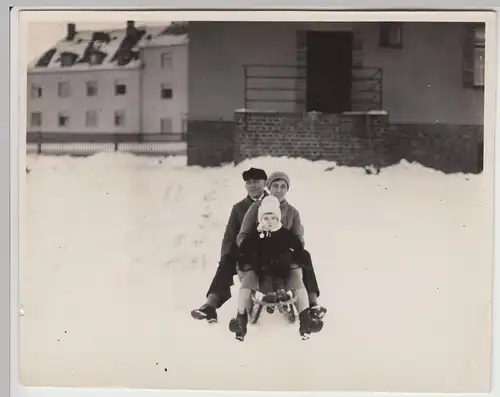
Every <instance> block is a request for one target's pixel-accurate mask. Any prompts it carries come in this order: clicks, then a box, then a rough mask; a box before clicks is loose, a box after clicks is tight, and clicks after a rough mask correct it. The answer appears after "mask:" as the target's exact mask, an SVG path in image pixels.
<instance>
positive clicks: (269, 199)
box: [257, 196, 282, 238]
mask: <svg viewBox="0 0 500 397" xmlns="http://www.w3.org/2000/svg"><path fill="white" fill-rule="evenodd" d="M265 214H273V215H276V217H277V218H278V222H276V225H274V226H273V227H274V229H273V230H268V229H267V228H266V227H264V225H263V224H262V218H263V217H264V215H265ZM257 217H258V221H259V226H257V230H258V231H259V232H265V233H267V232H272V231H276V230H278V229H280V228H281V226H282V225H281V208H280V202H279V200H278V199H277V198H276V197H274V196H266V197H264V198H263V199H262V202H261V204H260V206H259V210H258V213H257ZM265 236H266V234H262V233H261V235H260V237H261V238H263V237H265Z"/></svg>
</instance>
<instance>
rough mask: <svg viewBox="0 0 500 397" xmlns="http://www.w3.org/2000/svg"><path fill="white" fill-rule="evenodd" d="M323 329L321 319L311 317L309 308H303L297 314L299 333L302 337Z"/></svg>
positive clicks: (305, 337) (307, 336)
mask: <svg viewBox="0 0 500 397" xmlns="http://www.w3.org/2000/svg"><path fill="white" fill-rule="evenodd" d="M322 329H323V321H321V320H320V319H313V317H312V316H311V311H310V309H305V310H303V311H302V312H301V313H300V314H299V333H300V336H302V338H304V339H307V338H309V336H310V334H311V333H316V332H320V331H321V330H322Z"/></svg>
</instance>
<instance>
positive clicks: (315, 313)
mask: <svg viewBox="0 0 500 397" xmlns="http://www.w3.org/2000/svg"><path fill="white" fill-rule="evenodd" d="M326 312H327V310H326V307H323V306H320V305H315V306H311V317H312V318H313V319H322V318H323V317H325V314H326Z"/></svg>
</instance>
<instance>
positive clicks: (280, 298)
mask: <svg viewBox="0 0 500 397" xmlns="http://www.w3.org/2000/svg"><path fill="white" fill-rule="evenodd" d="M276 296H277V298H278V301H279V302H286V301H288V300H290V296H288V294H287V292H286V291H285V290H284V289H283V288H281V289H279V290H278V291H277V292H276Z"/></svg>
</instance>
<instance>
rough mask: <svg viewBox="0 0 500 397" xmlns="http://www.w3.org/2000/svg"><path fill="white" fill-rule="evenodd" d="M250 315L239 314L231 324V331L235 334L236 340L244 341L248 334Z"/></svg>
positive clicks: (245, 313)
mask: <svg viewBox="0 0 500 397" xmlns="http://www.w3.org/2000/svg"><path fill="white" fill-rule="evenodd" d="M247 324H248V314H247V312H246V311H245V312H244V313H238V314H237V315H236V317H235V318H233V319H231V321H230V322H229V330H230V331H231V332H232V333H234V334H235V336H236V339H238V340H241V341H242V340H243V339H245V336H246V334H247Z"/></svg>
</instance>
